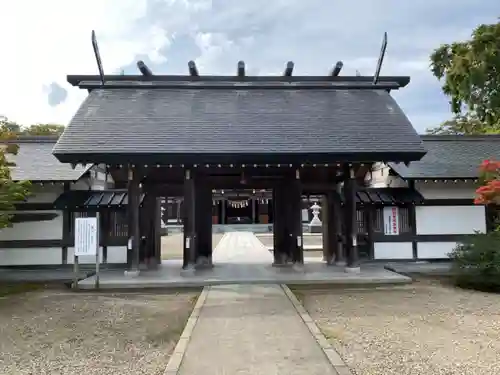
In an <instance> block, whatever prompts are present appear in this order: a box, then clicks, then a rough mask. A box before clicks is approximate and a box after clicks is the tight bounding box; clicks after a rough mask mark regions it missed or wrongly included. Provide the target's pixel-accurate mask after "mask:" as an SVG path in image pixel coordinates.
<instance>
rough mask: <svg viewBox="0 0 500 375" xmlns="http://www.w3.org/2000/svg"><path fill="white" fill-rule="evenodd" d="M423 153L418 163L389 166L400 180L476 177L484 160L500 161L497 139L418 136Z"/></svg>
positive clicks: (488, 137) (499, 138) (487, 137)
mask: <svg viewBox="0 0 500 375" xmlns="http://www.w3.org/2000/svg"><path fill="white" fill-rule="evenodd" d="M421 137H422V140H423V142H424V146H425V148H426V149H427V154H426V155H425V156H424V157H423V158H422V159H421V160H420V161H414V162H411V163H410V165H409V166H408V167H407V166H405V165H403V164H395V163H389V166H390V167H391V168H392V169H393V170H394V171H395V172H396V173H397V174H399V175H400V176H401V177H402V178H404V179H433V178H435V179H446V178H457V179H458V178H477V177H478V167H479V165H480V164H481V162H482V161H483V160H485V159H490V158H494V159H497V160H498V159H500V136H498V135H483V136H449V135H432V136H431V135H423V136H421Z"/></svg>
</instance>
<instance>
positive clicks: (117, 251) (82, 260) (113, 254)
mask: <svg viewBox="0 0 500 375" xmlns="http://www.w3.org/2000/svg"><path fill="white" fill-rule="evenodd" d="M74 254H75V248H74V247H69V248H68V264H73V263H74V261H75V255H74ZM107 260H108V263H114V264H126V263H127V247H126V246H108V259H107ZM99 262H100V263H102V247H100V248H99ZM78 263H79V264H95V256H93V255H91V256H81V257H79V258H78Z"/></svg>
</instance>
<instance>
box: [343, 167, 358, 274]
mask: <svg viewBox="0 0 500 375" xmlns="http://www.w3.org/2000/svg"><path fill="white" fill-rule="evenodd" d="M344 172H345V177H346V178H345V181H344V197H345V206H344V220H345V226H346V233H345V235H346V238H345V243H346V253H347V254H346V255H347V266H346V268H345V270H346V272H359V270H360V269H359V254H358V238H357V236H358V233H357V232H358V225H357V222H356V179H355V175H354V169H352V168H349V167H345V168H344Z"/></svg>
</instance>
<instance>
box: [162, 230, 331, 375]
mask: <svg viewBox="0 0 500 375" xmlns="http://www.w3.org/2000/svg"><path fill="white" fill-rule="evenodd" d="M213 260H214V263H216V264H220V263H247V264H248V263H271V262H272V255H271V254H270V252H269V251H268V250H267V249H266V247H265V246H264V245H263V244H262V243H261V242H260V241H259V240H258V239H257V238H256V237H255V235H254V234H253V233H247V232H238V233H226V234H225V235H224V237H223V238H222V240H221V241H220V242H219V245H218V246H217V248H216V250H215V251H214V254H213ZM295 303H297V302H295ZM193 315H195V316H196V317H195V318H194V320H191V318H190V320H191V321H188V324H187V325H186V329H185V332H184V333H183V335H182V337H181V341H182V340H185V341H184V343H182V342H180V344H178V347H179V349H178V350H177V349H176V351H175V352H174V355H173V358H174V359H173V360H172V361H175V362H176V364H177V366H178V365H179V364H180V367H179V368H175V366H174V368H175V369H172V366H170V364H169V367H167V371H166V372H165V373H166V374H169V375H170V374H180V375H200V374H203V375H225V374H227V375H236V374H241V375H243V374H249V375H250V374H252V375H275V374H280V375H281V374H283V375H291V374H294V375H301V374H304V375H305V374H307V375H316V374H317V375H320V374H321V375H329V374H332V375H334V374H338V372H337V371H335V369H334V367H333V366H332V365H331V363H330V362H329V360H328V357H327V356H326V355H325V353H324V352H323V350H322V348H321V346H320V345H319V344H318V342H317V340H316V339H315V337H314V336H313V335H312V334H311V331H310V329H309V328H308V326H306V324H305V323H304V320H303V318H302V317H301V315H299V313H298V312H297V309H296V307H295V306H294V304H293V303H292V301H291V299H290V298H289V297H288V295H287V294H286V293H285V291H284V289H283V288H282V287H281V286H280V285H278V284H274V285H241V284H240V285H220V286H209V287H205V289H204V291H203V293H202V295H201V296H200V300H199V302H198V303H197V306H196V307H195V311H194V312H193ZM186 343H187V346H186Z"/></svg>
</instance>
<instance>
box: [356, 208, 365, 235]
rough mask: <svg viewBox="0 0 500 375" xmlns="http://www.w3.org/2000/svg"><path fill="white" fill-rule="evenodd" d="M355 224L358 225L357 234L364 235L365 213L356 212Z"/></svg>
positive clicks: (362, 211)
mask: <svg viewBox="0 0 500 375" xmlns="http://www.w3.org/2000/svg"><path fill="white" fill-rule="evenodd" d="M356 223H357V225H358V232H357V233H366V221H365V211H364V210H356Z"/></svg>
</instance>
